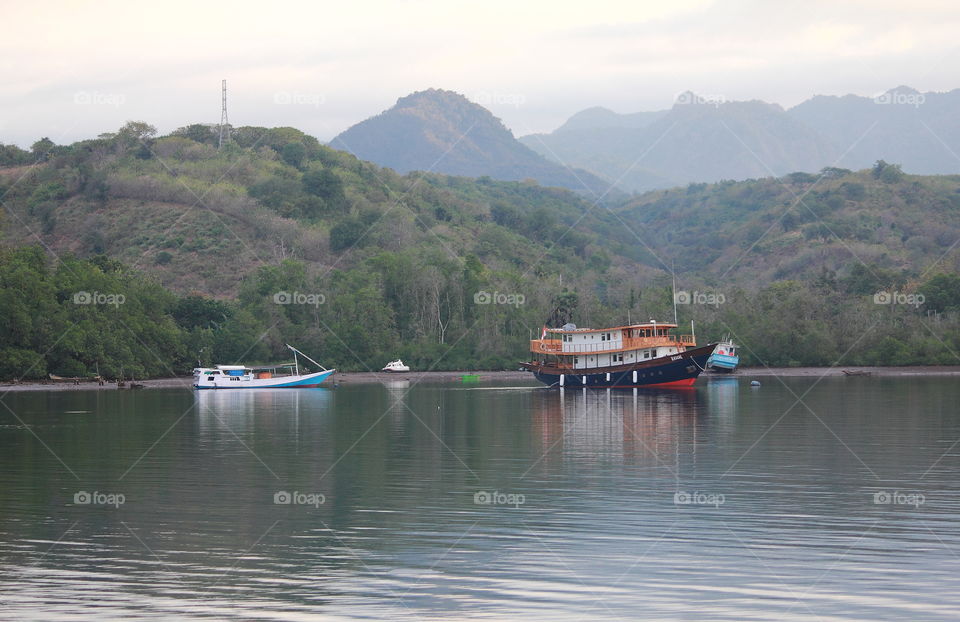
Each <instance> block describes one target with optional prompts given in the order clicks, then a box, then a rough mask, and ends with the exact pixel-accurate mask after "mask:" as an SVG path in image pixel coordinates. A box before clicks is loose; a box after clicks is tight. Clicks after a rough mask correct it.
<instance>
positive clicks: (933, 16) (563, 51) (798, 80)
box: [0, 0, 960, 147]
mask: <svg viewBox="0 0 960 622" xmlns="http://www.w3.org/2000/svg"><path fill="white" fill-rule="evenodd" d="M0 23H3V24H4V29H3V30H4V36H3V37H2V38H0V76H2V79H0V142H3V143H15V144H18V145H20V146H24V147H26V146H29V145H30V144H32V143H33V142H34V141H35V140H37V139H38V138H40V137H42V136H48V137H50V138H51V139H52V140H53V141H54V142H56V143H58V144H65V143H70V142H74V141H76V140H82V139H85V138H92V137H95V136H96V135H98V134H100V133H103V132H108V131H113V130H116V129H117V128H119V127H120V126H122V125H123V124H124V123H125V122H126V121H128V120H142V121H146V122H148V123H150V124H152V125H154V126H155V127H157V129H158V130H159V131H160V132H161V133H166V132H169V131H172V130H174V129H176V128H177V127H181V126H184V125H187V124H190V123H217V122H219V120H220V100H221V92H220V88H221V80H222V79H226V80H227V86H228V111H229V120H230V122H231V124H233V125H235V126H240V125H260V126H268V127H275V126H293V127H296V128H298V129H301V130H303V131H305V132H307V133H308V134H312V135H314V136H316V137H317V138H319V139H320V140H322V141H328V140H330V139H331V138H333V137H334V136H335V135H337V134H338V133H339V132H341V131H343V130H345V129H347V128H348V127H350V126H351V125H353V124H355V123H358V122H360V121H362V120H364V119H366V118H368V117H370V116H372V115H375V114H378V113H380V112H382V111H383V110H386V109H387V108H389V107H391V106H392V105H393V104H394V103H396V100H397V99H398V98H400V97H402V96H404V95H407V94H409V93H411V92H414V91H419V90H423V89H426V88H431V87H436V88H445V89H450V90H453V91H457V92H459V93H461V94H463V95H465V96H466V97H468V98H470V99H471V100H473V101H476V102H477V103H480V104H482V105H484V106H486V107H487V108H488V109H490V110H491V111H492V112H493V113H494V114H495V115H497V116H498V117H500V118H501V119H502V120H503V121H504V123H505V124H506V125H507V127H508V128H510V129H511V130H512V131H513V133H514V134H515V135H516V136H523V135H526V134H530V133H534V132H549V131H552V130H554V129H555V128H556V127H558V126H559V125H561V124H562V123H563V122H564V121H565V120H566V119H567V118H569V117H570V116H571V115H572V114H574V113H576V112H578V111H580V110H583V109H584V108H588V107H591V106H604V107H607V108H610V109H612V110H615V111H617V112H621V113H626V112H639V111H643V110H660V109H664V108H669V107H670V106H671V105H672V103H673V100H674V99H675V98H676V96H677V95H678V94H679V93H681V92H683V91H687V90H692V91H694V92H696V93H698V94H700V95H701V96H704V97H709V98H714V99H719V100H725V101H729V100H744V99H762V100H765V101H768V102H774V103H778V104H780V105H782V106H784V107H785V108H786V107H790V106H793V105H796V104H798V103H800V102H801V101H803V100H804V99H807V98H809V97H811V96H813V95H815V94H822V95H843V94H847V93H855V94H858V95H866V96H875V95H877V94H879V93H882V92H884V91H886V90H888V89H890V88H893V87H896V86H898V85H902V84H905V85H909V86H912V87H914V88H916V89H918V90H920V91H948V90H952V89H954V88H960V39H958V38H957V33H958V32H960V3H958V2H956V0H943V1H941V0H911V1H910V2H903V1H902V0H901V1H899V2H891V1H888V0H832V1H820V0H807V1H804V2H794V1H792V0H786V1H776V0H726V1H722V0H717V1H710V0H664V1H650V0H631V1H625V2H612V1H604V0H594V1H593V2H566V1H564V0H554V1H546V2H541V1H539V0H511V1H501V0H484V1H483V2H473V1H462V2H456V1H451V0H444V1H433V0H423V1H420V0H398V1H393V2H387V1H384V2H372V1H371V2H367V1H363V0H339V1H338V2H329V1H327V0H318V1H315V2H303V3H300V2H284V1H281V0H273V1H271V2H257V3H250V2H242V1H234V2H215V1H210V2H203V1H201V2H180V1H178V0H170V1H165V2H136V1H134V2H130V1H120V2H115V1H112V0H107V1H98V2H79V1H74V2H57V1H47V2H22V1H21V0H17V1H11V0H0Z"/></svg>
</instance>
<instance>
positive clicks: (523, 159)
mask: <svg viewBox="0 0 960 622" xmlns="http://www.w3.org/2000/svg"><path fill="white" fill-rule="evenodd" d="M330 146H332V147H334V148H335V149H342V150H344V151H348V152H350V153H352V154H354V155H355V156H356V157H358V158H360V159H362V160H367V161H369V162H373V163H375V164H378V165H380V166H386V167H389V168H392V169H394V170H395V171H397V172H399V173H408V172H411V171H429V172H436V173H443V174H447V175H459V176H464V177H491V178H493V179H500V180H506V181H521V180H524V179H534V180H536V181H537V182H539V183H540V184H542V185H544V186H557V187H561V188H569V189H572V190H577V191H583V190H585V186H586V187H587V188H589V191H590V192H592V193H594V194H596V195H601V194H604V193H605V192H607V190H608V189H609V187H610V184H609V183H608V182H606V181H604V180H602V179H600V178H599V177H597V176H596V175H593V174H591V173H588V172H586V171H571V170H569V169H567V168H565V167H564V166H560V165H558V164H556V163H554V162H550V161H548V160H547V159H546V158H544V157H543V156H541V155H539V154H538V153H536V152H534V151H533V150H531V149H529V148H528V147H526V146H524V145H523V144H521V143H520V142H519V141H517V140H516V139H515V138H514V136H513V134H512V133H511V132H510V130H508V129H507V128H506V127H505V126H504V125H503V123H502V122H501V121H500V119H498V118H496V117H495V116H493V114H491V113H490V111H488V110H487V109H486V108H484V107H482V106H480V105H478V104H475V103H473V102H471V101H469V100H468V99H467V98H466V97H463V96H462V95H459V94H457V93H454V92H452V91H444V90H440V89H429V90H426V91H419V92H416V93H413V94H411V95H407V96H406V97H401V98H400V99H398V100H397V103H396V105H394V106H393V107H392V108H390V109H389V110H386V111H384V112H382V113H380V114H378V115H377V116H375V117H372V118H370V119H367V120H365V121H362V122H361V123H358V124H356V125H354V126H352V127H350V128H349V129H347V130H346V131H344V132H342V133H341V134H339V135H338V136H336V137H335V138H334V139H333V140H332V141H330Z"/></svg>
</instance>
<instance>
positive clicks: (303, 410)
mask: <svg viewBox="0 0 960 622" xmlns="http://www.w3.org/2000/svg"><path fill="white" fill-rule="evenodd" d="M332 401H333V391H332V390H330V389H322V388H319V389H243V390H236V391H229V390H222V391H217V390H208V391H195V405H196V411H197V423H198V426H199V429H200V430H201V431H203V432H208V431H210V430H212V429H215V428H221V427H223V426H224V425H228V426H229V427H230V429H232V430H233V431H234V432H240V431H248V430H250V429H252V428H253V426H254V423H255V422H256V421H257V420H258V419H262V418H264V417H280V418H288V416H291V415H292V416H293V418H294V420H295V421H296V420H299V417H300V415H301V414H303V415H313V414H318V413H325V412H328V411H329V410H330V408H331V405H332Z"/></svg>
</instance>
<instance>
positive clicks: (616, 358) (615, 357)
mask: <svg viewBox="0 0 960 622" xmlns="http://www.w3.org/2000/svg"><path fill="white" fill-rule="evenodd" d="M613 362H614V363H621V362H623V353H618V354H614V355H613Z"/></svg>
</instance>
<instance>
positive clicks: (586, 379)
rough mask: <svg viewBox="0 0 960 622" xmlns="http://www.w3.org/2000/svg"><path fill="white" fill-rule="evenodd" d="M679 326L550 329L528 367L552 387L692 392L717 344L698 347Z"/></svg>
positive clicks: (533, 350)
mask: <svg viewBox="0 0 960 622" xmlns="http://www.w3.org/2000/svg"><path fill="white" fill-rule="evenodd" d="M676 328H677V325H676V324H669V323H665V322H656V321H654V320H650V321H649V322H645V323H642V324H630V325H627V326H616V327H613V328H577V327H576V326H575V325H573V324H566V325H564V326H563V327H562V328H544V329H543V333H542V334H541V337H540V339H534V340H532V341H531V342H530V352H531V353H532V354H533V360H532V361H530V362H527V363H522V367H523V368H524V369H526V370H528V371H530V372H533V375H534V376H536V378H537V380H539V381H540V382H542V383H544V384H546V385H547V386H550V387H587V388H607V389H630V388H636V387H688V386H690V385H692V384H693V383H694V381H696V379H697V376H699V375H700V372H702V371H703V370H704V367H705V366H706V363H707V359H708V358H710V355H711V354H713V350H714V348H715V347H716V345H717V344H715V343H711V344H708V345H705V346H702V347H699V348H698V347H697V344H696V341H695V339H694V336H693V335H676V334H673V331H674V329H676Z"/></svg>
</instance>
